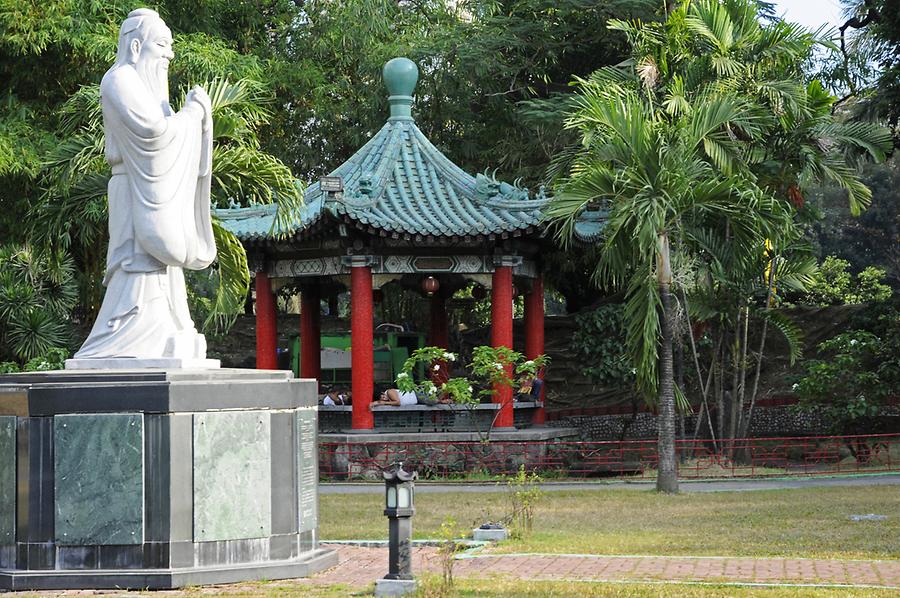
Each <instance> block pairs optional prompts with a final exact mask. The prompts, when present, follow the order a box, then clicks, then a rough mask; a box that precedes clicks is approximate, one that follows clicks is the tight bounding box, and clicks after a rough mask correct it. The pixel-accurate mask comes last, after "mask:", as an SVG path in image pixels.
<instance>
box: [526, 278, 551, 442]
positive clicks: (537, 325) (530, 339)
mask: <svg viewBox="0 0 900 598" xmlns="http://www.w3.org/2000/svg"><path fill="white" fill-rule="evenodd" d="M543 352H544V279H543V278H542V277H541V276H538V277H537V278H535V279H534V282H533V283H532V285H531V292H530V293H528V294H527V295H526V296H525V358H526V359H534V358H535V357H537V356H538V355H540V354H541V353H543ZM539 377H540V378H541V380H543V379H544V372H543V371H541V372H539ZM544 391H545V387H544V385H541V397H540V399H541V401H543V400H544ZM546 419H547V413H546V411H544V408H543V407H541V408H539V409H538V410H537V411H535V412H534V417H533V418H532V420H531V421H532V423H534V425H536V426H542V425H544V422H545V421H546Z"/></svg>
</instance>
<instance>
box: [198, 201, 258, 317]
mask: <svg viewBox="0 0 900 598" xmlns="http://www.w3.org/2000/svg"><path fill="white" fill-rule="evenodd" d="M212 224H213V237H214V238H215V241H216V265H215V268H216V271H217V273H218V280H217V285H216V293H215V300H214V301H213V303H212V306H211V309H210V311H209V314H208V315H207V317H206V320H205V321H204V322H203V329H204V330H225V329H227V328H228V327H229V326H230V325H231V323H233V322H234V319H235V318H236V317H237V316H238V315H240V314H241V313H242V312H243V309H244V302H245V301H246V299H247V293H249V292H250V270H249V268H248V266H247V252H246V251H245V250H244V247H243V245H241V242H240V241H239V240H238V238H237V237H235V236H234V234H232V233H231V232H230V231H228V230H226V229H225V228H224V227H223V226H222V223H221V222H219V220H218V219H215V218H214V219H213V222H212Z"/></svg>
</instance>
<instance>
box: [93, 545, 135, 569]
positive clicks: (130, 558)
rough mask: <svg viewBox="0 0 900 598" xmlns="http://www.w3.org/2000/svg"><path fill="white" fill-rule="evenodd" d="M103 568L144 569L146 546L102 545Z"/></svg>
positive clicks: (101, 559) (101, 562)
mask: <svg viewBox="0 0 900 598" xmlns="http://www.w3.org/2000/svg"><path fill="white" fill-rule="evenodd" d="M99 548H100V568H101V569H142V568H143V566H144V547H143V545H141V544H137V545H134V546H100V547H99Z"/></svg>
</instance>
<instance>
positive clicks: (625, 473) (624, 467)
mask: <svg viewBox="0 0 900 598" xmlns="http://www.w3.org/2000/svg"><path fill="white" fill-rule="evenodd" d="M676 450H677V453H678V464H679V465H678V467H679V471H678V475H679V477H681V478H685V479H698V478H740V477H773V476H792V475H833V474H848V473H876V472H889V471H900V434H875V435H864V436H816V437H790V438H743V439H738V440H735V441H732V442H726V443H724V444H722V443H718V444H715V443H713V442H712V441H710V440H679V441H676ZM397 461H403V463H404V464H406V465H407V466H410V467H414V468H415V469H416V470H417V471H418V472H419V475H420V477H423V478H425V479H454V478H478V479H499V478H502V477H503V476H509V475H514V474H515V473H516V472H517V471H518V470H519V468H520V467H521V466H523V465H524V466H525V468H526V469H527V470H528V471H534V472H537V473H538V474H540V475H542V476H543V477H545V478H551V479H553V478H570V479H584V478H598V477H627V478H653V477H655V475H656V464H657V455H656V441H655V440H626V441H604V442H559V441H549V442H545V441H538V442H526V441H521V442H516V441H492V442H392V443H388V442H351V443H346V442H322V443H320V446H319V472H320V476H321V477H322V478H323V479H326V480H354V479H356V480H358V479H372V480H375V479H380V472H381V468H383V467H386V466H388V465H390V464H391V463H395V462H397Z"/></svg>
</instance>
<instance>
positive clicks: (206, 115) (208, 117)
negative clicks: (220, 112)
mask: <svg viewBox="0 0 900 598" xmlns="http://www.w3.org/2000/svg"><path fill="white" fill-rule="evenodd" d="M187 100H188V101H191V100H193V101H195V102H197V103H198V104H200V106H202V107H203V130H204V131H205V130H206V129H208V128H209V127H210V125H211V124H212V100H210V99H209V95H208V94H207V93H206V90H205V89H203V88H202V87H200V86H199V85H197V86H195V87H194V88H193V89H191V90H190V91H189V92H188V94H187Z"/></svg>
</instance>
